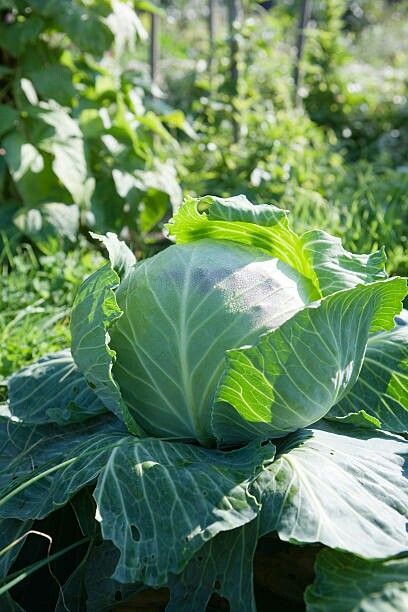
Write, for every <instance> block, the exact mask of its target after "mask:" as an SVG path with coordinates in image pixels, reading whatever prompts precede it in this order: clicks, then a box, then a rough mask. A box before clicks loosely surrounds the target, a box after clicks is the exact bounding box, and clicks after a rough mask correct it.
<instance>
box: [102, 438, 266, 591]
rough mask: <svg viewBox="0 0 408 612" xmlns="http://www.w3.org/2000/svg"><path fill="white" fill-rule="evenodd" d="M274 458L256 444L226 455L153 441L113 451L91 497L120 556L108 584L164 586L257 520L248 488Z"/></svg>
mask: <svg viewBox="0 0 408 612" xmlns="http://www.w3.org/2000/svg"><path fill="white" fill-rule="evenodd" d="M273 456H274V446H273V445H271V444H270V443H268V444H266V445H262V444H260V443H259V441H258V442H254V443H252V444H250V445H248V446H246V447H244V448H242V449H239V450H236V451H231V452H228V453H226V452H221V451H217V450H209V449H204V448H200V447H198V446H193V445H190V444H183V443H170V442H165V441H162V440H158V439H153V438H145V439H143V440H140V441H138V440H137V439H135V442H134V444H131V445H122V446H118V447H117V448H116V449H115V450H114V451H113V452H112V453H111V456H110V458H109V460H108V461H107V463H106V467H105V468H104V470H103V472H102V473H101V475H100V477H99V479H98V483H97V486H96V489H95V494H94V495H95V499H96V501H97V505H98V515H99V517H100V520H101V529H102V534H103V536H104V538H105V539H109V540H112V541H113V543H114V544H115V546H117V547H118V549H119V550H120V552H121V556H120V559H119V562H118V565H117V567H116V571H115V573H114V576H113V577H114V579H116V580H119V581H120V582H123V583H130V582H143V583H144V584H147V585H150V586H162V585H165V584H167V582H168V577H169V575H170V574H178V573H180V572H181V571H182V570H183V569H184V567H185V566H186V564H187V563H188V561H189V560H190V559H191V558H192V557H193V555H194V554H195V553H196V552H197V551H198V550H199V549H200V548H201V547H202V546H203V545H204V544H205V543H206V542H208V541H209V540H210V539H211V538H213V537H214V536H216V535H217V534H218V533H220V532H223V531H228V530H231V529H234V528H235V527H239V526H241V525H244V524H246V523H249V522H250V521H251V520H253V519H254V518H256V516H257V514H258V511H259V503H258V501H257V499H256V497H254V496H253V495H252V494H251V493H250V492H249V486H250V484H251V482H252V481H253V479H254V478H255V476H256V475H257V474H259V472H260V471H261V470H262V469H264V467H265V466H266V465H268V464H269V463H270V462H271V461H272V460H273Z"/></svg>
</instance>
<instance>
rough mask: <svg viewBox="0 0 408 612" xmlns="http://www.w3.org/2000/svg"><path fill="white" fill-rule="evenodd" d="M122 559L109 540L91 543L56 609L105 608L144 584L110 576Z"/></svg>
mask: <svg viewBox="0 0 408 612" xmlns="http://www.w3.org/2000/svg"><path fill="white" fill-rule="evenodd" d="M118 559H119V551H118V549H117V548H116V547H115V546H114V545H113V544H112V542H109V541H102V542H98V543H96V544H95V543H91V544H90V546H89V548H88V551H87V553H86V555H85V557H84V558H83V560H82V562H81V563H80V565H78V566H77V567H76V569H75V571H74V572H73V574H71V576H70V577H69V579H68V580H67V581H66V583H65V584H64V586H63V587H62V589H61V591H60V595H59V598H58V602H57V605H56V608H55V612H67V609H68V610H69V612H84V610H87V611H88V612H106V611H107V610H110V609H112V606H115V605H119V604H120V602H123V601H124V600H126V599H127V598H128V597H129V596H130V595H133V594H135V593H137V592H139V591H140V590H143V589H145V588H146V587H144V586H143V585H141V584H121V583H120V582H118V581H117V580H114V579H113V578H112V577H111V576H112V574H113V572H114V570H115V566H116V564H117V562H118Z"/></svg>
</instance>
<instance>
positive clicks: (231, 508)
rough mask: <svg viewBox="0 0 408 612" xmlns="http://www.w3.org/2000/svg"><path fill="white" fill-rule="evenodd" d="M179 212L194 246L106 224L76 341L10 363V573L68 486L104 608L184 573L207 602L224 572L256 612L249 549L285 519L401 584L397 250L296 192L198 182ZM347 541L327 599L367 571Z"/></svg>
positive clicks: (174, 593) (403, 423) (324, 571)
mask: <svg viewBox="0 0 408 612" xmlns="http://www.w3.org/2000/svg"><path fill="white" fill-rule="evenodd" d="M168 229H169V232H170V234H171V235H172V236H173V237H174V238H175V241H176V244H174V245H173V246H171V247H169V248H168V249H167V250H166V251H164V252H161V253H158V254H156V255H154V256H152V257H150V258H147V259H145V260H143V261H141V262H136V260H135V257H134V255H133V253H132V252H131V251H130V250H129V248H128V247H127V246H126V245H125V243H124V242H121V241H119V240H118V238H117V237H116V236H115V235H114V234H112V233H109V234H107V235H106V236H96V237H97V238H98V239H99V240H101V241H102V242H103V244H104V246H105V247H106V248H107V250H108V253H109V262H107V263H105V264H104V265H103V266H102V267H100V268H99V269H98V270H97V271H95V272H93V273H92V274H91V276H89V277H88V278H87V279H86V280H85V281H84V282H83V284H82V285H81V287H80V288H79V290H78V292H77V295H76V298H75V302H74V305H73V310H72V317H71V331H72V343H71V350H72V357H71V354H70V352H69V351H68V350H66V351H60V352H58V353H56V354H55V353H54V354H52V355H48V356H46V357H43V358H41V359H40V360H39V361H38V362H37V363H35V364H33V365H30V366H29V367H26V368H23V369H22V370H21V371H20V372H18V373H16V374H14V375H13V376H12V377H11V378H10V380H9V385H8V391H9V395H8V400H9V401H8V404H7V405H5V406H3V409H2V416H0V446H1V448H2V453H1V455H0V518H1V520H2V522H3V524H4V527H5V535H4V534H3V538H2V540H1V543H2V546H3V554H4V555H6V556H5V558H4V562H3V565H2V566H1V568H0V569H2V575H1V576H0V589H2V591H3V592H4V593H6V592H8V591H9V590H10V587H11V586H12V584H13V582H12V581H13V579H16V580H18V581H21V580H22V579H23V577H24V574H23V573H22V572H20V573H17V574H14V573H13V572H11V574H10V575H9V577H8V578H7V575H6V574H7V572H8V570H9V569H10V566H11V564H12V563H13V561H14V560H15V559H17V560H18V559H19V556H20V554H21V550H20V548H19V547H18V542H17V539H18V537H19V536H21V534H22V533H23V532H24V529H27V528H28V527H27V526H28V525H30V522H31V521H38V520H41V519H44V518H45V517H47V516H49V515H52V513H53V512H55V511H57V510H59V509H61V508H65V507H66V506H67V505H68V504H69V503H72V504H73V507H74V508H75V511H76V517H77V521H78V523H79V524H80V526H81V530H82V532H83V533H84V534H85V535H86V542H87V543H89V544H88V550H87V551H85V552H84V556H83V558H82V560H80V562H79V563H77V565H75V566H74V567H73V568H72V571H73V573H72V574H71V577H70V578H69V579H68V581H67V582H66V584H65V587H64V594H65V593H66V594H67V597H68V598H69V599H71V600H72V598H74V599H73V601H77V603H78V605H79V606H82V607H84V606H85V607H87V608H88V609H92V610H102V609H103V606H106V605H107V606H112V605H114V600H115V595H116V593H119V594H123V595H124V596H125V597H126V596H127V594H129V593H132V592H138V591H139V590H140V589H141V588H147V587H154V588H159V587H164V586H166V587H168V588H169V589H170V592H171V598H170V602H169V606H168V609H169V610H180V609H181V610H183V609H189V608H188V606H187V603H186V602H187V601H188V602H189V603H188V605H189V606H190V609H191V602H192V601H193V602H194V609H195V610H196V611H197V612H204V611H205V610H206V609H207V604H208V602H209V600H210V598H211V595H212V593H213V592H214V591H215V592H217V593H218V594H219V595H221V596H223V597H225V598H227V600H229V602H230V605H231V606H232V605H234V606H236V605H238V606H239V607H242V608H244V609H245V610H249V611H251V612H255V611H256V603H255V599H254V591H253V588H252V571H253V570H252V566H253V557H254V553H255V548H256V543H257V541H258V539H259V538H262V537H263V536H266V535H268V534H275V536H278V537H279V538H280V539H281V540H283V541H285V542H290V543H292V544H293V545H295V544H296V545H303V546H306V545H308V544H313V543H314V544H316V543H320V544H321V545H323V546H325V547H326V548H328V549H332V551H333V554H334V551H339V550H340V551H343V554H346V553H347V554H348V555H349V556H348V558H349V559H350V568H349V570H348V571H349V572H350V571H351V572H352V573H353V572H354V571H355V572H361V571H364V564H367V563H371V564H372V565H371V566H370V567H372V568H373V570H374V571H375V572H378V578H379V580H380V581H381V584H382V583H383V582H384V583H385V584H384V589H386V584H387V582H388V577H389V575H390V574H389V571H391V572H392V575H395V570H396V569H397V570H398V567H399V566H398V565H397V566H396V565H395V564H393V563H392V562H391V561H387V559H389V558H391V557H394V556H397V555H401V554H404V553H406V550H407V548H408V541H407V534H406V521H407V518H408V516H407V507H408V500H407V490H406V478H405V476H406V475H405V472H404V469H403V467H404V461H405V460H406V455H407V441H406V440H405V438H404V437H403V436H398V435H395V432H398V433H403V434H405V433H406V432H407V431H408V389H407V387H406V385H405V378H404V377H405V365H404V364H405V363H406V361H407V354H408V350H407V349H408V342H407V338H408V326H406V325H401V326H400V327H398V328H394V325H395V323H394V319H395V316H396V315H398V314H399V313H400V310H401V301H402V299H403V298H404V296H405V294H406V292H407V284H406V280H405V279H402V278H393V279H387V278H386V274H385V272H384V253H383V252H382V251H379V252H377V253H373V254H371V255H354V254H352V253H349V252H347V251H345V249H344V248H343V247H342V245H341V243H340V241H339V240H338V239H336V238H334V237H332V236H330V235H329V234H327V233H325V232H323V231H319V230H315V231H311V232H306V233H305V234H302V235H299V234H296V233H295V232H293V231H292V230H291V229H290V227H289V225H288V219H287V214H286V211H284V210H281V209H279V208H277V207H274V206H271V205H258V206H257V205H253V204H251V203H250V202H249V201H248V200H246V198H245V197H243V196H240V197H235V198H230V199H221V198H217V197H212V196H206V197H204V198H200V199H192V198H188V199H187V200H186V202H185V203H184V205H183V206H182V207H181V208H180V210H179V211H178V212H177V214H176V215H175V216H174V218H173V219H172V220H171V222H170V223H169V225H168ZM401 322H402V323H403V321H401ZM243 345H244V346H243ZM373 351H374V353H375V352H376V351H377V352H378V351H380V353H381V360H380V359H379V358H378V356H377V363H376V368H377V370H376V372H375V373H374V376H372V375H371V373H370V368H371V363H372V361H373ZM72 358H73V359H72ZM73 360H74V361H73ZM74 362H75V363H74ZM390 375H391V376H390ZM391 377H392V379H393V380H392V381H390V378H391ZM367 385H368V386H369V388H370V391H371V396H370V397H367V395H366V391H365V387H366V386H367ZM391 397H392V400H393V401H392V404H391V403H390V401H391ZM345 401H347V406H346V408H345V404H344V402H345ZM364 401H367V402H368V404H366V403H364ZM339 402H340V403H339ZM362 406H364V409H365V410H362V409H361V407H362ZM384 408H385V410H384ZM391 412H392V413H393V415H394V417H395V418H390V414H391ZM325 417H327V418H325ZM345 417H346V418H345ZM231 445H233V448H231ZM384 483H386V485H384ZM91 491H92V492H93V493H92V494H93V500H94V501H92V500H90V499H88V498H87V497H86V496H87V495H88V497H89V493H90V492H91ZM81 495H82V496H84V497H83V498H81V497H79V496H81ZM81 499H82V502H81ZM84 500H87V501H84ZM101 540H104V541H106V543H105V545H103V546H104V549H103V550H104V554H103V556H102V557H101V560H100V563H99V564H98V563H97V564H96V567H99V570H100V572H101V576H102V577H103V590H102V593H100V595H99V597H98V596H95V592H94V591H95V588H94V584H95V583H94V579H95V574H94V572H95V566H94V567H92V565H91V564H92V563H94V556H93V554H92V553H93V552H95V551H96V550H97V549H96V548H95V545H96V544H97V543H99V542H100V541H101ZM82 541H83V542H84V540H82ZM82 541H81V540H79V542H82ZM12 542H16V544H15V546H16V547H17V548H16V549H15V550H14V551H13V547H14V546H13V545H11V548H10V546H9V545H10V544H12ZM73 545H76V543H75V542H74V543H73ZM112 545H113V547H112ZM226 547H227V548H226ZM226 550H227V552H228V553H229V554H226ZM10 551H13V552H10ZM0 552H1V551H0ZM57 554H59V553H57ZM61 554H63V551H61ZM335 554H337V555H340V553H338V552H337V553H335ZM358 556H360V557H364V558H365V559H366V561H364V562H362V561H359V560H358ZM337 558H338V557H337ZM330 559H331V558H330V556H329V557H327V556H326V557H324V556H322V557H319V560H318V565H317V576H316V584H315V585H314V586H313V587H312V588H311V589H309V590H308V591H307V595H306V602H307V605H308V606H310V609H311V610H313V609H314V608H313V606H319V605H320V601H321V597H322V596H323V597H324V593H325V592H327V590H329V591H330V593H332V594H333V596H334V597H337V596H338V595H337V594H338V592H339V590H340V588H341V586H342V585H343V583H344V581H346V582H347V580H350V578H349V573H348V572H347V571H346V572H344V571H340V572H339V573H338V575H335V576H334V577H333V575H332V574H330V571H329V570H328V565H329V566H330V562H331V561H330ZM380 560H381V561H380ZM332 562H333V561H332ZM334 562H336V557H335V558H334ZM43 563H44V560H43V559H42V560H41V561H40V562H39V565H41V564H43ZM39 565H38V564H37V565H34V566H31V569H30V568H29V570H28V571H32V569H33V568H34V567H38V566H39ZM388 569H389V571H388ZM398 571H399V570H398ZM398 571H397V578H396V580H397V584H396V585H394V591H393V598H394V599H395V598H401V597H403V596H404V592H405V586H404V582H402V583H401V580H400V578H399V576H400V574H399V573H398ZM132 585H133V586H132ZM371 589H372V582H371V581H367V580H365V581H364V593H363V594H364V595H365V594H366V596H367V597H370V593H371ZM2 591H1V590H0V593H1V592H2ZM358 595H359V593H356V592H355V591H353V592H352V598H353V599H355V598H356V597H358ZM384 597H385V595H384ZM237 598H239V602H240V603H239V604H237ZM397 600H398V601H399V599H397ZM8 602H9V603H10V605H12V598H11V597H10V594H8ZM60 604H61V600H60V602H59V603H58V604H57V607H56V609H57V610H58V609H59V608H60ZM186 606H187V607H186ZM315 609H316V608H315ZM317 609H318V608H317Z"/></svg>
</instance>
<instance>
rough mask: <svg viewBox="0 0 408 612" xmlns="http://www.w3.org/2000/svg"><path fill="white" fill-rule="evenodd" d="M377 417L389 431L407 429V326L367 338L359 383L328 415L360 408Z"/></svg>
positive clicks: (339, 415) (344, 415) (341, 415)
mask: <svg viewBox="0 0 408 612" xmlns="http://www.w3.org/2000/svg"><path fill="white" fill-rule="evenodd" d="M360 409H361V410H364V411H365V412H366V413H367V414H368V415H370V416H371V417H374V418H375V419H377V420H378V422H379V425H380V426H381V427H382V429H385V430H386V431H393V432H396V433H404V432H406V431H408V326H407V325H401V326H398V327H396V328H395V329H393V330H391V331H389V332H382V333H379V334H375V335H374V336H371V337H370V338H369V339H368V343H367V350H366V354H365V357H364V362H363V367H362V369H361V372H360V376H359V378H358V381H357V383H356V384H355V385H354V387H353V388H352V389H351V391H350V392H349V393H348V394H347V395H346V396H345V397H344V398H343V399H342V401H341V402H339V403H338V404H336V405H335V406H334V407H333V408H332V409H331V411H330V413H329V414H328V417H330V418H344V417H346V416H348V415H350V416H352V415H353V414H354V413H355V412H356V411H358V410H360Z"/></svg>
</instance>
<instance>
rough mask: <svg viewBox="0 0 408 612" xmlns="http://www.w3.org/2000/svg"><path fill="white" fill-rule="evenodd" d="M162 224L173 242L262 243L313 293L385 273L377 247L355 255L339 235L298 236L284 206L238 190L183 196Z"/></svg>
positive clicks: (319, 294) (328, 291)
mask: <svg viewBox="0 0 408 612" xmlns="http://www.w3.org/2000/svg"><path fill="white" fill-rule="evenodd" d="M167 229H168V232H169V234H170V236H174V237H175V238H176V242H177V243H178V244H184V243H187V242H193V241H195V240H201V239H203V238H211V239H213V240H231V241H233V242H239V243H240V244H246V245H248V246H253V247H256V248H258V249H261V250H262V251H263V252H265V253H268V254H269V255H270V256H271V257H277V258H278V259H280V260H281V261H283V262H285V263H287V264H289V265H290V266H292V268H295V269H296V270H297V271H298V272H300V273H301V274H302V275H303V276H305V277H306V278H309V279H310V280H311V281H312V282H313V283H314V285H315V288H316V293H317V295H316V298H317V297H324V296H327V295H330V294H331V293H334V292H336V291H340V290H341V289H350V288H351V287H354V286H356V285H358V284H361V283H370V282H374V281H376V280H380V279H383V278H385V277H386V274H385V271H384V265H385V254H384V252H383V251H382V250H381V251H378V252H376V253H372V254H370V255H354V254H352V253H350V252H348V251H346V250H345V249H344V248H343V247H342V245H341V241H340V239H339V238H335V237H334V236H330V234H327V233H325V232H322V231H318V230H313V231H309V232H306V233H305V234H303V236H298V235H297V234H296V233H295V232H293V231H292V230H291V229H290V227H289V225H288V220H287V211H286V210H282V209H280V208H277V207H276V206H272V205H268V204H258V205H254V204H252V203H251V202H250V201H249V200H247V198H246V197H245V196H243V195H239V196H235V197H232V198H227V199H223V198H217V197H215V196H205V197H203V198H198V199H194V198H186V200H185V202H184V204H183V205H182V206H181V207H180V209H179V210H178V212H177V213H176V214H175V215H174V217H173V219H172V220H171V221H170V223H169V224H168V225H167Z"/></svg>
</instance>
